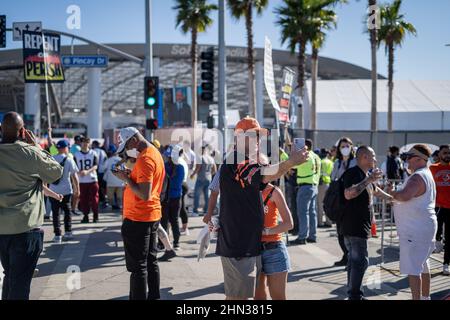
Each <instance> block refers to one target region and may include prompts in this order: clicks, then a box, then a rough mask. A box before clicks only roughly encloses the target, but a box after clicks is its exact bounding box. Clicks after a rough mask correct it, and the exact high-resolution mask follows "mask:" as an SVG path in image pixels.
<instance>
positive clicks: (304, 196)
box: [297, 185, 319, 240]
mask: <svg viewBox="0 0 450 320" xmlns="http://www.w3.org/2000/svg"><path fill="white" fill-rule="evenodd" d="M318 193H319V191H318V188H317V186H310V185H304V186H300V187H299V188H298V191H297V215H298V225H299V232H298V238H299V239H302V240H304V239H306V238H308V239H311V240H316V233H317V208H316V199H317V195H318Z"/></svg>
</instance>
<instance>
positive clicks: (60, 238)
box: [53, 236, 62, 243]
mask: <svg viewBox="0 0 450 320" xmlns="http://www.w3.org/2000/svg"><path fill="white" fill-rule="evenodd" d="M61 242H62V237H61V236H55V237H54V238H53V243H61Z"/></svg>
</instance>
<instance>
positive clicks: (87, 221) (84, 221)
mask: <svg viewBox="0 0 450 320" xmlns="http://www.w3.org/2000/svg"><path fill="white" fill-rule="evenodd" d="M81 223H89V218H88V217H84V218H83V220H81Z"/></svg>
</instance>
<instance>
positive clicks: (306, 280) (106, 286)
mask: <svg viewBox="0 0 450 320" xmlns="http://www.w3.org/2000/svg"><path fill="white" fill-rule="evenodd" d="M79 221H80V218H79V217H75V218H74V228H73V229H74V230H73V231H74V235H75V239H74V240H73V241H70V242H66V243H63V244H54V243H52V242H51V240H52V238H53V233H52V227H51V223H50V222H46V223H45V226H44V229H45V249H44V252H43V254H42V256H41V258H40V260H39V265H38V268H39V273H38V275H37V277H35V278H34V279H33V283H32V290H31V298H32V299H35V300H110V299H112V300H126V299H128V289H129V273H128V272H127V271H126V268H125V260H124V252H123V243H122V239H121V235H120V226H121V217H120V214H119V213H112V212H105V213H102V214H101V220H100V223H98V224H87V225H86V224H80V223H79ZM202 227H203V223H202V222H201V217H195V218H190V235H189V236H182V238H181V249H180V250H179V251H178V252H177V254H178V257H177V258H174V259H172V261H171V262H161V263H160V270H161V295H162V299H165V300H166V299H169V300H172V299H176V300H186V299H205V300H209V299H214V300H220V299H223V298H224V288H223V273H222V268H221V264H220V259H219V258H218V257H217V256H215V255H214V250H215V245H214V243H213V244H212V245H211V247H210V249H209V252H208V255H207V256H206V258H205V259H204V260H202V261H200V262H198V261H197V253H198V245H197V244H196V237H197V235H198V233H199V232H200V230H201V228H202ZM318 230H319V234H318V243H316V244H308V245H305V246H289V247H288V250H289V253H290V257H291V264H292V270H291V272H290V273H289V277H288V285H287V296H288V299H299V300H323V299H327V300H328V299H331V300H343V299H345V297H346V272H344V268H342V267H333V263H334V262H335V261H337V260H339V259H340V256H341V252H340V248H339V246H338V243H337V238H336V237H335V232H334V229H318ZM294 238H295V237H294V236H290V239H291V240H292V239H294ZM369 243H370V245H369V254H370V258H371V259H370V264H371V266H370V267H369V270H368V271H367V273H366V278H365V281H364V284H365V289H366V293H367V297H368V298H369V299H373V300H407V299H410V292H409V290H408V282H407V279H406V278H405V277H403V276H401V275H400V274H399V272H398V248H397V247H396V243H395V239H393V243H392V244H393V247H392V248H387V249H386V250H385V253H386V259H385V264H384V266H383V267H380V266H379V265H378V264H379V263H380V239H370V241H369ZM439 260H442V254H438V255H433V259H432V298H434V299H439V298H441V297H443V296H444V295H445V294H448V293H449V292H450V277H446V276H443V275H442V274H441V271H442V264H441V262H439Z"/></svg>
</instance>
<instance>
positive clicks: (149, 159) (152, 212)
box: [123, 146, 166, 222]
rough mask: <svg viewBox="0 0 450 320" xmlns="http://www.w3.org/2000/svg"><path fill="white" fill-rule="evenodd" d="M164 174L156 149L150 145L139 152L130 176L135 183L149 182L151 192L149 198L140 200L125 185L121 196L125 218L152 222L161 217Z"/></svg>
mask: <svg viewBox="0 0 450 320" xmlns="http://www.w3.org/2000/svg"><path fill="white" fill-rule="evenodd" d="M165 174H166V173H165V170H164V161H163V159H162V156H161V154H160V153H159V151H158V149H156V148H155V147H153V146H151V147H148V148H147V149H145V150H144V151H142V152H141V153H140V154H139V156H138V158H137V160H136V164H135V165H134V168H133V171H131V176H130V177H131V180H133V181H134V182H136V183H144V182H150V183H151V184H152V194H151V198H150V200H148V201H145V200H142V199H141V198H139V197H138V196H137V195H136V194H134V192H133V191H132V190H131V188H130V186H128V185H127V186H126V187H125V191H124V196H123V216H124V218H125V219H129V220H132V221H138V222H154V221H158V220H160V219H161V201H160V194H161V190H162V187H163V183H164V176H165Z"/></svg>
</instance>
